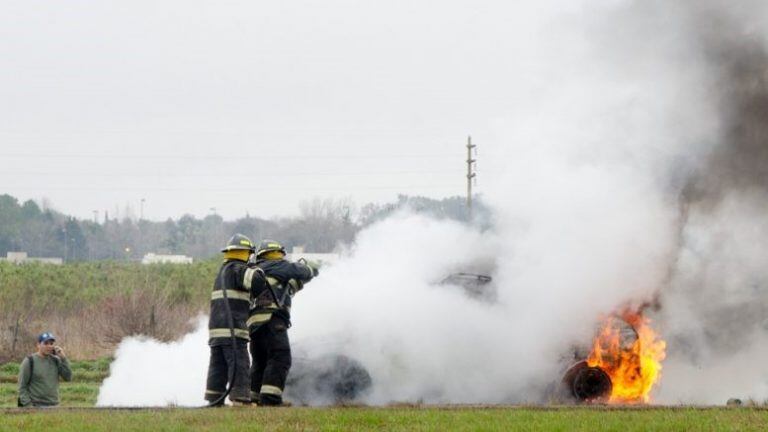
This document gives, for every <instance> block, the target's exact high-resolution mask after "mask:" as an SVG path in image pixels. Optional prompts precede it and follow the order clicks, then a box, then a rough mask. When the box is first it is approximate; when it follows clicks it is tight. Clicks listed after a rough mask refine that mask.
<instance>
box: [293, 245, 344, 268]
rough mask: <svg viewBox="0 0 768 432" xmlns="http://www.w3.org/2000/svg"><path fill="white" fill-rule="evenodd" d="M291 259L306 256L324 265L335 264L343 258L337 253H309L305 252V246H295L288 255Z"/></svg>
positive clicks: (309, 259)
mask: <svg viewBox="0 0 768 432" xmlns="http://www.w3.org/2000/svg"><path fill="white" fill-rule="evenodd" d="M286 258H287V259H288V260H289V261H297V260H298V259H299V258H304V259H305V260H308V261H314V262H316V263H318V264H321V265H323V266H328V265H333V264H335V263H336V261H338V260H339V258H341V255H340V254H337V253H307V252H304V248H303V247H301V246H294V247H293V249H292V250H291V253H289V254H288V255H286Z"/></svg>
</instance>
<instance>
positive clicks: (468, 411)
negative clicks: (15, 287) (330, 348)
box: [0, 358, 768, 432]
mask: <svg viewBox="0 0 768 432" xmlns="http://www.w3.org/2000/svg"><path fill="white" fill-rule="evenodd" d="M109 362H110V359H109V358H103V359H99V360H95V361H75V362H72V370H73V381H72V382H71V383H61V386H60V397H61V399H62V408H55V409H39V410H35V409H16V408H14V407H15V406H16V396H17V393H16V387H17V386H16V377H17V374H18V370H19V369H18V368H19V365H18V363H6V364H4V365H2V366H0V431H12V430H13V431H15V430H24V431H38V430H41V431H42V430H45V431H50V430H56V431H77V432H81V431H115V430H119V431H124V430H126V431H139V430H142V431H143V430H153V431H154V430H160V431H179V430H203V431H208V430H210V431H213V430H231V429H245V428H247V429H249V430H373V431H391V430H473V431H474V430H483V431H492V430H523V431H526V430H531V431H533V430H536V431H539V430H545V431H590V432H593V431H597V430H607V431H623V432H627V431H750V430H754V431H762V430H768V410H766V409H764V408H706V409H702V408H686V407H666V408H662V407H659V408H656V407H640V408H632V407H630V408H627V407H623V408H622V407H618V408H615V407H599V406H591V407H565V408H563V407H559V408H558V407H508V406H490V407H473V406H448V407H438V406H410V405H409V406H392V407H383V408H374V407H330V408H306V407H292V408H257V407H253V408H219V409H140V410H120V409H117V410H111V409H93V408H89V407H93V405H94V403H95V402H96V397H97V395H98V390H99V386H100V384H101V381H102V380H103V379H104V378H105V377H106V375H107V373H108V371H109Z"/></svg>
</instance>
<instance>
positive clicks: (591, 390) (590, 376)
mask: <svg viewBox="0 0 768 432" xmlns="http://www.w3.org/2000/svg"><path fill="white" fill-rule="evenodd" d="M562 385H563V387H564V390H565V392H567V393H568V394H569V396H571V397H573V398H574V399H575V400H576V401H577V402H587V403H589V402H606V401H608V398H609V397H610V396H611V390H613V383H612V382H611V377H610V376H608V374H607V373H606V372H605V371H604V370H602V369H600V368H599V367H590V366H589V365H588V364H587V362H586V361H580V362H578V363H576V364H575V365H573V366H571V367H570V368H569V369H568V371H567V372H566V373H565V376H563V381H562Z"/></svg>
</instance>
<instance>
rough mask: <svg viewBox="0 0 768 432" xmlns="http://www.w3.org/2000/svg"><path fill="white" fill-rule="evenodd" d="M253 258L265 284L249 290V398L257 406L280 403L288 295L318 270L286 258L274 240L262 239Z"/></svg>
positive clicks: (286, 359) (287, 358)
mask: <svg viewBox="0 0 768 432" xmlns="http://www.w3.org/2000/svg"><path fill="white" fill-rule="evenodd" d="M255 258H256V262H255V264H256V266H257V268H260V269H262V270H263V271H264V274H265V275H266V282H267V283H266V286H265V289H264V290H262V291H261V292H257V290H252V291H251V292H252V296H253V302H252V304H251V311H250V317H249V318H248V330H249V332H250V336H251V358H252V359H253V365H252V366H251V399H252V400H253V401H254V402H256V403H258V404H259V405H282V404H283V389H284V388H285V379H286V378H287V376H288V370H289V369H290V368H291V345H290V342H289V341H288V328H289V327H290V326H291V314H290V312H291V298H292V297H293V295H294V294H296V293H297V292H298V291H299V290H301V289H302V288H303V286H304V283H306V282H309V281H310V280H311V279H312V278H313V277H315V276H317V274H318V271H317V266H316V265H313V264H310V263H307V262H306V261H304V262H302V261H300V262H296V263H292V262H290V261H287V260H286V259H285V249H284V248H283V246H282V245H281V244H280V243H278V242H276V241H274V240H264V241H262V242H261V244H260V245H259V249H258V251H257V252H256V256H255Z"/></svg>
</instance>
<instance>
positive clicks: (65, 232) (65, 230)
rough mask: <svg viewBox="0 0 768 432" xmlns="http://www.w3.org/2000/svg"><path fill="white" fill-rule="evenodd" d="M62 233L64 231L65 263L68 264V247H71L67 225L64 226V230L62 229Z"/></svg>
mask: <svg viewBox="0 0 768 432" xmlns="http://www.w3.org/2000/svg"><path fill="white" fill-rule="evenodd" d="M62 231H64V262H67V247H68V246H69V242H68V241H67V227H66V225H65V226H64V228H62Z"/></svg>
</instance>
